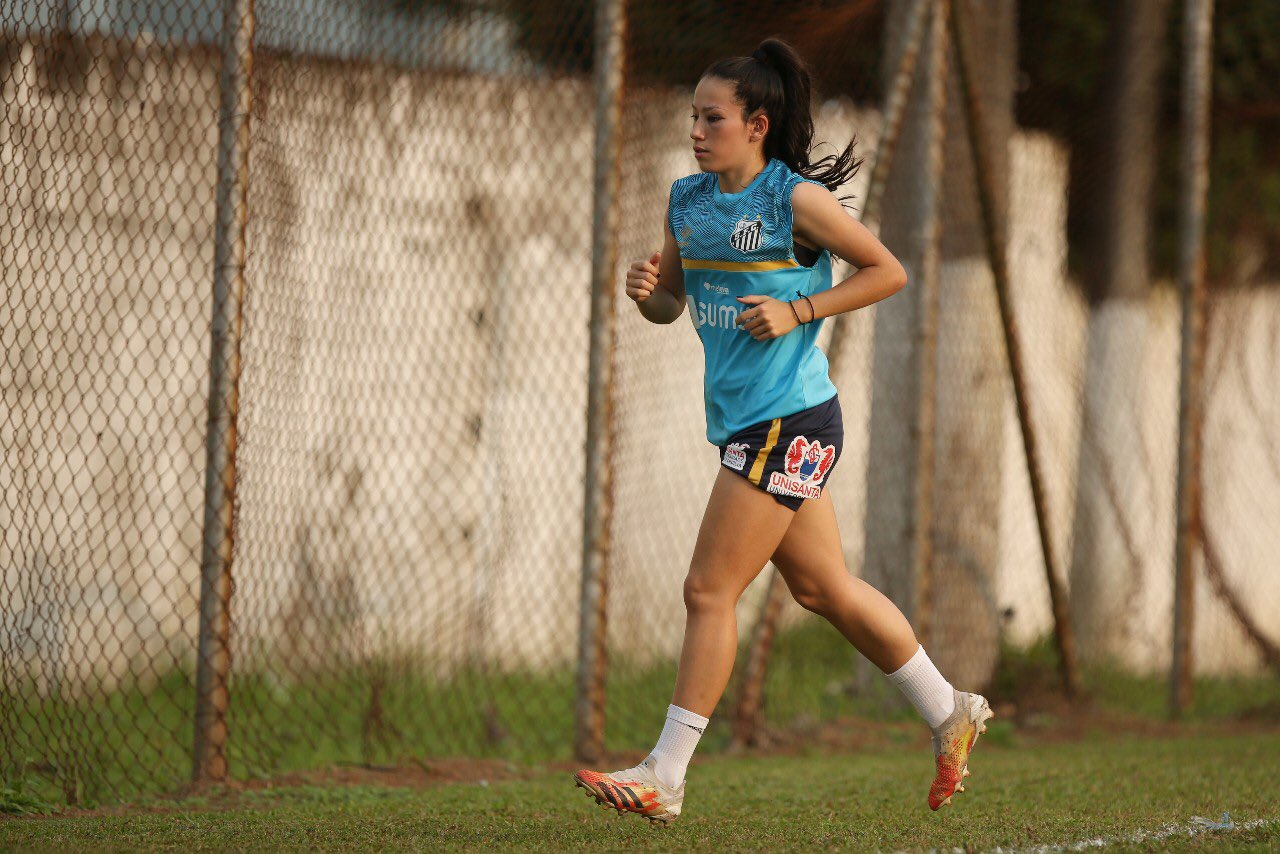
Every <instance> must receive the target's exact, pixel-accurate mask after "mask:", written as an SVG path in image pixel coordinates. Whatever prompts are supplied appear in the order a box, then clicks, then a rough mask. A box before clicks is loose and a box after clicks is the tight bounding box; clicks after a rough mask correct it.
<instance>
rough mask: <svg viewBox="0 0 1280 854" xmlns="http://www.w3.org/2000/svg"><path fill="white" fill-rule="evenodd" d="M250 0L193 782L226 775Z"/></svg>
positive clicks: (222, 299) (225, 230) (237, 123)
mask: <svg viewBox="0 0 1280 854" xmlns="http://www.w3.org/2000/svg"><path fill="white" fill-rule="evenodd" d="M253 27H254V7H253V0H226V2H225V3H224V4H223V25H222V76H221V83H220V88H221V102H220V105H219V111H218V184H217V210H216V213H215V216H216V222H215V230H214V256H213V318H212V334H211V345H210V356H209V423H208V434H207V436H206V455H205V491H204V492H205V504H204V539H203V544H202V547H201V555H200V627H199V636H198V640H197V652H196V708H195V751H194V761H193V769H192V777H193V779H194V780H195V781H196V782H221V781H224V780H226V779H227V751H226V745H227V709H228V705H229V702H230V696H229V694H228V690H227V678H228V676H229V674H230V670H231V650H230V647H229V643H230V630H231V612H230V606H231V559H232V553H233V549H234V544H235V503H236V441H237V419H238V417H239V413H240V335H241V328H242V320H243V316H242V311H241V310H242V307H243V305H244V265H245V225H246V222H247V220H248V190H249V107H250V89H249V86H250V79H251V76H252V72H253Z"/></svg>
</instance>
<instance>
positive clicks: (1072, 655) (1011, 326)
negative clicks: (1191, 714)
mask: <svg viewBox="0 0 1280 854" xmlns="http://www.w3.org/2000/svg"><path fill="white" fill-rule="evenodd" d="M963 17H964V15H963V13H962V11H961V10H959V9H957V8H955V6H954V5H952V7H951V15H950V21H951V44H952V48H953V49H954V51H955V56H956V70H957V71H958V72H959V75H958V76H959V82H960V90H961V92H962V93H963V97H964V106H965V119H966V121H965V124H966V126H967V131H968V134H969V145H970V149H971V150H972V152H973V165H974V173H975V176H976V177H977V183H978V201H979V207H980V208H981V210H982V229H983V235H984V236H985V238H986V244H987V253H988V255H989V257H990V261H991V273H992V278H994V279H995V286H996V297H997V300H998V302H999V305H1000V326H1001V329H1002V331H1003V332H1004V342H1005V352H1006V354H1007V356H1008V360H1009V379H1010V380H1011V382H1012V384H1013V399H1014V404H1015V408H1016V410H1017V413H1018V427H1019V428H1020V430H1021V433H1022V449H1023V453H1024V455H1025V457H1026V460H1027V477H1028V480H1030V482H1031V501H1032V504H1033V505H1034V508H1035V516H1036V527H1037V530H1038V531H1039V534H1040V552H1041V556H1042V557H1043V559H1044V571H1045V580H1046V582H1047V584H1048V587H1049V604H1050V607H1051V608H1052V610H1053V622H1054V639H1055V641H1056V642H1057V648H1058V664H1059V667H1060V668H1061V671H1062V681H1063V687H1064V689H1065V690H1066V693H1067V695H1068V696H1072V697H1075V696H1078V695H1079V693H1080V672H1079V668H1078V667H1077V666H1076V652H1075V635H1074V634H1073V633H1072V629H1071V622H1070V620H1069V619H1068V618H1067V598H1066V593H1065V591H1064V590H1063V587H1062V581H1061V578H1062V575H1061V573H1060V572H1059V571H1058V560H1057V554H1056V553H1055V552H1054V549H1053V539H1052V537H1051V536H1050V533H1051V531H1050V528H1049V507H1048V498H1047V497H1046V495H1045V487H1044V477H1043V476H1042V475H1041V473H1040V463H1039V459H1040V456H1039V454H1038V453H1037V452H1036V444H1037V443H1036V431H1035V428H1034V426H1033V425H1032V423H1031V404H1030V401H1029V400H1028V392H1027V379H1026V370H1025V369H1024V367H1023V363H1022V344H1021V338H1020V336H1019V333H1018V325H1017V319H1016V318H1015V317H1014V313H1013V299H1012V293H1011V291H1012V288H1011V287H1010V281H1009V255H1008V227H1007V224H1006V223H1005V222H1004V221H1003V220H1002V218H1001V217H1000V216H999V214H998V213H997V209H996V202H995V188H994V185H993V182H992V175H991V166H990V164H991V152H990V151H989V150H988V148H989V143H988V140H987V135H986V133H984V132H983V124H982V107H981V104H980V102H979V98H978V93H977V91H976V90H975V88H974V75H973V74H972V73H971V69H972V66H971V63H970V58H969V56H968V51H967V48H966V45H967V42H966V41H965V34H964V25H963V23H962V19H963Z"/></svg>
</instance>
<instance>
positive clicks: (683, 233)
mask: <svg viewBox="0 0 1280 854" xmlns="http://www.w3.org/2000/svg"><path fill="white" fill-rule="evenodd" d="M690 237H693V229H692V228H690V227H689V226H687V225H686V226H685V227H684V228H682V229H680V236H679V237H677V238H676V246H679V247H680V248H681V249H684V248H685V247H687V246H688V245H689V238H690Z"/></svg>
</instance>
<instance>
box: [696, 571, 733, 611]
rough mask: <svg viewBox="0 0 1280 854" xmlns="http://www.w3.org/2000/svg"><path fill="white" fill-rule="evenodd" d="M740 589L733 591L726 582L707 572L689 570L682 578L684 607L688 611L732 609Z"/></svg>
mask: <svg viewBox="0 0 1280 854" xmlns="http://www.w3.org/2000/svg"><path fill="white" fill-rule="evenodd" d="M739 595H741V591H735V590H733V589H732V587H730V586H729V585H728V584H725V583H724V582H722V581H717V580H714V577H713V576H711V575H710V574H708V573H702V572H698V571H697V569H696V568H695V569H691V570H689V574H688V575H687V576H686V577H685V579H684V607H685V610H687V611H690V612H709V611H723V610H726V609H728V610H732V609H733V607H734V606H735V605H736V604H737V602H738V596H739Z"/></svg>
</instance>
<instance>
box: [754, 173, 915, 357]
mask: <svg viewBox="0 0 1280 854" xmlns="http://www.w3.org/2000/svg"><path fill="white" fill-rule="evenodd" d="M791 210H792V212H793V213H794V216H793V218H792V225H791V231H792V235H793V236H794V237H795V239H796V240H797V241H798V242H799V243H801V244H802V245H804V246H809V247H810V248H815V247H818V246H821V247H823V248H825V249H827V250H829V251H830V252H831V253H832V254H833V255H836V256H838V257H840V258H843V259H845V260H846V261H848V262H849V263H850V264H852V265H853V266H855V267H857V268H858V270H857V272H855V273H854V274H853V275H852V276H850V277H849V278H847V279H845V280H844V281H843V282H841V283H840V284H838V285H836V286H835V287H833V288H831V289H830V290H826V291H822V292H820V293H816V294H812V295H811V296H810V297H809V298H808V299H794V300H791V301H790V302H789V303H788V302H783V301H782V300H776V299H771V298H770V297H766V296H760V295H751V296H745V297H738V302H740V303H742V304H743V305H744V306H746V308H745V309H744V310H743V311H742V313H740V314H739V315H738V320H737V323H738V325H740V326H741V327H742V328H743V329H745V330H746V331H747V332H749V333H751V337H752V338H754V339H756V340H757V341H768V340H770V339H773V338H781V337H782V336H783V335H786V334H787V333H788V332H790V331H791V330H793V329H795V328H796V327H797V326H799V325H800V324H799V322H798V321H803V322H805V323H809V322H811V321H813V320H817V319H818V318H821V317H830V316H831V315H833V314H841V313H842V312H846V311H853V310H854V309H859V308H863V307H865V306H868V305H871V304H872V303H876V302H879V301H880V300H882V299H884V298H885V297H889V296H893V295H894V294H896V293H897V292H898V291H900V290H902V287H903V285H905V284H906V283H907V271H906V270H904V269H902V265H901V264H899V263H898V259H897V258H894V257H893V253H892V252H890V251H889V250H888V249H886V248H885V247H884V244H883V243H881V242H880V241H879V240H876V238H875V235H873V234H872V233H871V232H870V231H868V230H867V229H866V227H865V226H864V225H863V224H862V223H860V222H858V221H857V220H856V219H854V218H853V217H851V216H849V215H848V214H847V213H845V211H844V208H843V207H842V206H841V205H840V202H839V200H837V199H836V197H835V196H834V195H833V194H832V193H831V191H830V190H828V189H827V188H825V187H819V186H818V185H817V184H809V183H804V184H797V185H796V188H795V190H794V191H792V194H791ZM810 303H812V304H813V313H812V315H810V309H809V304H810Z"/></svg>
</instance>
